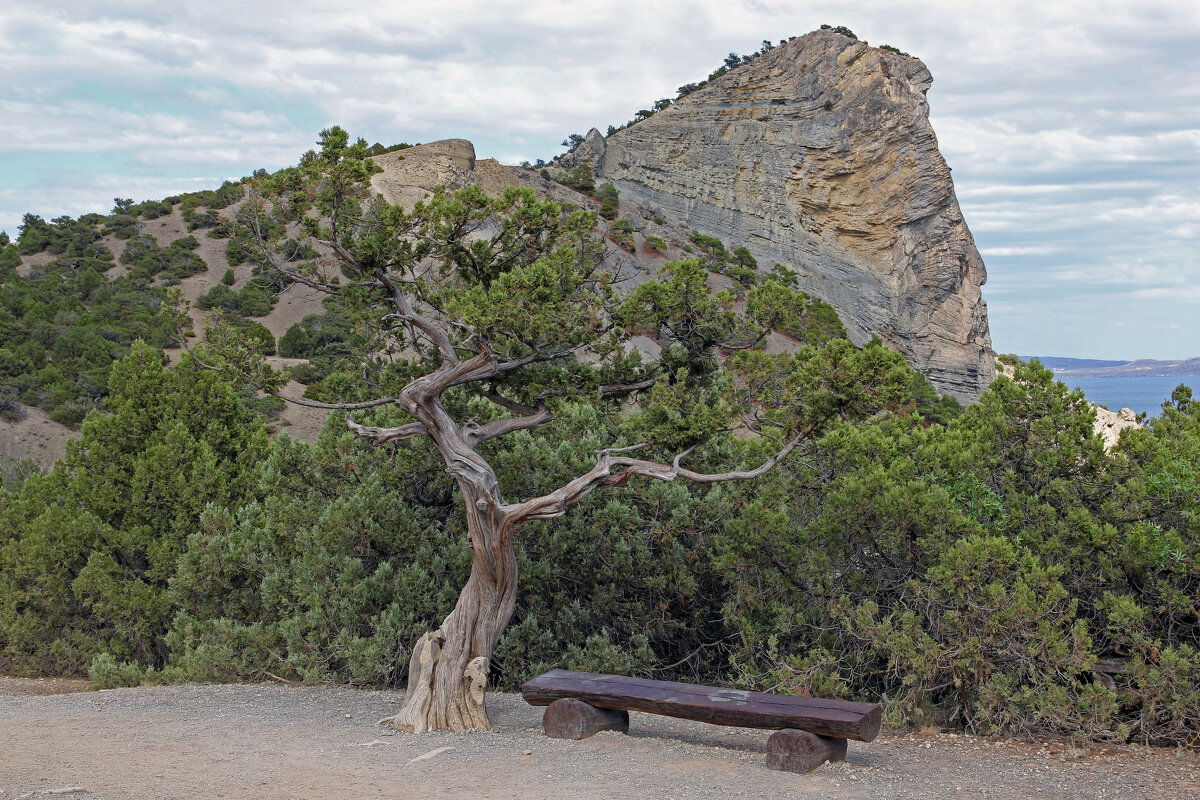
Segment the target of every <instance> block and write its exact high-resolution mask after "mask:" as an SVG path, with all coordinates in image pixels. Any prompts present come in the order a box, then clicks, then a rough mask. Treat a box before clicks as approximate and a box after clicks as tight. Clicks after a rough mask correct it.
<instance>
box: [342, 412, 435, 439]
mask: <svg viewBox="0 0 1200 800" xmlns="http://www.w3.org/2000/svg"><path fill="white" fill-rule="evenodd" d="M346 427H348V428H350V430H352V431H354V433H355V434H356V435H358V436H361V437H362V438H364V439H370V440H371V441H372V442H375V444H383V443H384V442H390V441H393V440H395V439H411V438H412V437H414V436H428V435H429V431H428V430H426V428H425V426H424V425H422V424H421V423H419V422H410V423H408V424H407V425H401V426H399V427H398V428H376V427H374V426H371V425H361V424H359V423H357V422H355V421H354V420H353V419H351V418H350V417H349V416H347V417H346Z"/></svg>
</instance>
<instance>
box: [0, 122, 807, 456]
mask: <svg viewBox="0 0 1200 800" xmlns="http://www.w3.org/2000/svg"><path fill="white" fill-rule="evenodd" d="M376 163H378V164H379V166H380V167H381V168H382V171H381V172H380V173H379V174H377V175H376V176H375V177H374V179H373V180H372V187H373V188H374V189H375V190H376V191H377V192H379V193H380V194H382V195H383V197H384V198H385V199H387V200H388V201H389V202H393V203H400V204H401V205H404V206H405V207H408V208H411V207H412V205H413V204H414V203H415V202H417V201H418V200H422V199H424V198H426V197H428V196H429V195H430V194H431V193H432V191H433V189H434V188H435V187H436V186H446V187H448V188H450V189H460V188H465V187H467V186H471V185H478V186H480V187H481V188H483V190H484V191H485V192H487V193H488V194H499V193H501V192H503V191H504V190H505V189H506V188H508V187H510V186H527V187H531V188H533V189H534V190H535V191H536V192H537V194H538V196H539V197H543V198H547V199H552V200H555V201H557V202H560V203H563V204H566V205H573V206H579V207H583V208H589V209H593V210H596V209H598V204H597V203H596V202H595V201H594V200H592V199H591V198H589V197H587V196H585V195H582V194H580V193H578V192H576V191H573V190H571V189H568V188H566V187H564V186H562V185H560V184H557V183H554V182H552V181H547V180H545V179H543V178H542V177H540V176H539V175H538V173H537V172H535V171H534V170H530V169H523V168H520V167H507V166H504V165H502V164H500V163H499V162H497V161H495V160H493V159H480V160H477V159H476V158H475V149H474V147H473V146H472V144H471V143H470V142H468V141H466V140H464V139H447V140H444V141H438V142H431V143H428V144H424V145H419V146H417V147H413V148H409V149H405V150H401V151H396V152H393V153H388V154H385V155H382V156H379V157H377V158H376ZM620 216H621V217H624V218H625V219H628V220H629V221H630V223H631V224H632V226H633V228H634V230H635V231H637V237H636V238H637V241H639V242H641V241H642V240H644V238H645V237H646V236H651V235H652V236H657V237H659V238H661V239H662V240H663V241H665V242H667V243H668V245H669V246H668V248H667V251H666V252H665V253H658V252H656V251H652V250H647V249H646V248H644V247H638V249H637V251H636V252H634V253H629V252H626V251H625V250H623V249H621V248H619V247H618V246H616V245H615V244H614V243H613V242H612V241H611V240H610V241H608V249H609V252H608V259H609V263H610V264H615V265H617V269H618V270H619V273H620V274H621V275H622V276H623V277H624V280H623V281H622V283H621V284H620V287H619V288H621V289H623V290H624V291H628V290H629V289H630V288H631V287H633V286H636V285H637V284H639V283H641V282H643V281H645V280H647V279H648V278H650V277H651V276H652V275H654V273H655V272H656V271H657V269H658V268H659V267H660V266H661V265H662V264H664V263H665V262H666V261H668V260H670V259H677V258H686V257H688V256H689V254H690V247H689V250H685V249H684V247H685V246H688V245H687V242H688V235H689V234H690V230H689V229H687V228H684V227H682V226H679V225H677V224H673V223H671V222H670V221H668V220H664V219H663V218H662V216H660V214H659V213H658V212H657V211H656V210H655V209H653V208H646V207H639V206H634V205H631V204H629V203H622V204H621V208H620ZM600 223H601V231H602V232H604V233H607V223H606V222H604V220H601V221H600ZM143 230H144V231H145V232H146V233H149V234H152V235H153V236H154V237H155V238H156V239H157V240H158V243H159V245H160V246H166V245H167V244H170V243H171V242H173V241H175V240H176V239H179V238H182V237H184V236H186V235H188V230H187V225H186V224H185V223H184V221H183V217H182V214H181V212H180V210H179V208H178V207H176V209H175V210H174V211H173V212H172V213H171V214H169V215H167V216H164V217H160V218H159V219H155V220H149V221H146V222H144V223H143ZM194 235H195V236H196V238H197V240H198V241H199V242H200V247H199V248H198V250H197V251H196V252H197V253H198V254H199V256H200V257H201V258H203V259H204V262H205V263H206V264H207V265H208V270H207V271H206V272H202V273H200V274H198V275H193V276H191V277H188V278H185V279H184V280H183V281H181V282H180V288H181V289H182V290H183V293H184V296H185V297H186V298H187V299H188V300H189V301H191V302H192V303H193V304H194V303H195V301H196V300H197V299H198V298H199V297H200V296H201V295H203V294H204V293H205V292H207V291H208V290H209V289H211V288H212V287H213V286H214V285H216V284H217V283H219V282H220V280H221V277H222V276H223V275H224V273H225V270H226V269H228V268H229V263H228V261H227V259H226V257H225V244H226V242H225V240H224V239H211V238H209V237H208V236H207V235H205V232H204V231H196V232H194ZM104 243H105V244H106V245H107V246H108V247H109V249H111V250H112V252H113V253H114V254H116V255H117V256H118V258H119V257H120V254H121V253H122V252H123V251H124V249H125V242H124V241H122V240H119V239H116V238H114V237H106V239H105V240H104ZM726 244H727V245H728V246H729V247H730V248H731V249H732V248H735V247H737V246H739V245H740V244H742V243H741V242H727V243H726ZM51 258H52V257H51V256H50V255H49V254H45V253H41V254H38V255H36V256H30V257H26V258H25V259H24V261H23V264H22V265H21V266H20V267H19V268H18V271H20V272H22V273H23V274H28V273H29V271H30V270H31V269H33V268H34V267H36V266H40V265H44V264H45V263H47V262H49V261H50V260H51ZM233 269H234V275H235V277H236V281H235V283H234V288H235V289H240V288H241V287H242V286H244V285H245V283H246V281H247V280H249V279H250V277H251V275H250V266H249V265H247V264H242V265H239V266H237V267H234V268H233ZM124 271H125V267H124V266H123V265H121V264H119V263H118V264H117V265H116V266H114V267H113V268H112V269H111V270H109V272H108V275H109V276H110V277H116V276H118V275H121V274H124ZM713 282H714V284H715V285H718V286H719V287H727V286H729V285H730V284H731V282H730V280H729V279H728V278H726V277H724V276H719V275H717V276H713ZM321 299H322V295H321V294H320V293H318V292H315V291H313V290H310V289H307V288H305V287H302V286H293V287H291V288H289V289H288V290H287V291H285V292H284V293H283V294H282V295H281V296H280V297H279V300H278V302H277V303H276V305H275V308H274V310H272V312H271V313H270V314H269V315H267V316H266V317H263V318H261V319H260V320H259V321H260V322H262V324H263V325H265V326H266V327H267V329H268V330H270V331H271V333H272V334H273V335H274V336H275V337H276V339H278V338H279V337H281V336H283V334H284V333H285V332H286V331H287V329H288V328H289V327H291V326H292V325H293V324H295V323H297V322H299V321H300V320H302V319H303V318H304V317H305V316H306V315H308V314H314V313H320V312H321V311H322V310H323V308H322V306H321ZM207 315H208V312H205V311H202V310H200V309H196V308H193V309H192V310H191V317H192V321H193V323H194V329H195V332H196V334H197V335H202V334H203V331H204V327H205V322H206V317H207ZM637 346H640V347H642V348H643V349H646V350H650V351H652V350H654V349H655V346H654V343H653V342H650V341H649V340H645V341H644V342H639V343H638V345H637ZM772 346H773V347H774V348H786V347H789V346H790V345H789V343H788V342H787V341H786V340H784V339H782V338H779V340H778V341H775V342H773V343H772ZM179 354H180V351H178V350H175V351H169V352H168V355H169V357H170V358H171V360H172V361H175V360H177V359H178V357H179ZM274 362H275V363H276V364H277V365H280V366H283V365H286V364H289V363H294V361H293V360H289V359H282V358H277V359H274ZM287 391H288V393H290V394H296V395H299V394H302V393H303V391H304V387H303V386H300V385H299V384H294V383H293V384H291V385H290V386H289V387H288V388H287ZM27 411H28V413H27V414H26V417H25V419H24V420H22V421H21V422H19V423H5V425H4V427H0V453H3V454H6V455H11V456H15V457H18V458H34V459H37V460H38V461H42V462H43V463H47V464H49V463H51V462H53V460H54V459H56V458H59V457H61V456H62V454H63V452H64V448H65V442H66V441H67V439H69V438H71V437H73V436H77V435H78V432H77V431H73V430H71V429H69V428H66V427H64V426H62V425H59V424H57V423H55V422H53V421H52V420H50V419H48V418H47V417H46V416H45V415H44V414H41V413H40V412H39V411H37V409H27ZM325 416H326V415H325V413H324V412H322V411H320V410H316V409H310V408H304V407H301V406H296V405H291V404H289V405H288V406H287V408H286V409H285V410H284V412H283V414H282V415H281V425H279V426H278V427H279V428H280V429H281V430H286V431H287V432H288V433H289V435H291V436H294V437H296V438H299V439H303V440H306V441H313V440H314V439H315V438H316V436H317V434H318V433H319V432H320V429H321V427H322V425H323V423H324V421H325Z"/></svg>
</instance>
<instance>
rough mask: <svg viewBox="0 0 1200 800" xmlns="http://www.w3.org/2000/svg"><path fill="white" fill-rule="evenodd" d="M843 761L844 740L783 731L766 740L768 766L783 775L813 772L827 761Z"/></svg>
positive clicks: (844, 753) (808, 733)
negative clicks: (781, 771) (783, 773)
mask: <svg viewBox="0 0 1200 800" xmlns="http://www.w3.org/2000/svg"><path fill="white" fill-rule="evenodd" d="M845 760H846V740H845V739H838V738H832V737H827V736H818V735H817V734H815V733H810V732H809V731H797V730H783V731H777V732H775V733H772V734H771V738H769V739H767V766H768V767H770V768H771V769H778V770H783V771H784V772H800V773H805V772H812V771H813V770H814V769H816V768H817V767H819V766H821V765H822V764H824V763H825V762H826V761H845Z"/></svg>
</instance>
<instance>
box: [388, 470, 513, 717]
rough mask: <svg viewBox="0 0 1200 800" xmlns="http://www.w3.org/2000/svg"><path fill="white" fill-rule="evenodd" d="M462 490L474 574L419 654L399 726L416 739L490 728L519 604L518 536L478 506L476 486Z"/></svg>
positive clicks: (423, 642)
mask: <svg viewBox="0 0 1200 800" xmlns="http://www.w3.org/2000/svg"><path fill="white" fill-rule="evenodd" d="M459 485H460V486H461V487H462V490H463V497H464V499H465V500H466V502H467V530H468V537H469V544H470V548H471V576H470V577H469V578H468V579H467V584H466V586H464V587H463V590H462V592H461V593H460V594H459V596H458V602H457V603H456V604H455V606H454V610H453V611H451V612H450V614H449V616H447V617H446V618H445V619H444V620H442V624H441V627H439V628H438V629H437V630H436V631H431V632H430V633H426V634H425V635H423V636H422V637H421V638H420V639H419V640H418V641H417V644H416V645H415V646H414V648H413V656H412V662H411V663H410V666H409V676H408V691H407V694H406V695H405V702H404V707H403V708H402V709H401V710H400V712H399V713H398V714H397V715H396V716H395V717H394V718H393V724H394V725H395V726H396V727H397V728H402V729H406V730H412V731H414V732H416V733H423V732H424V731H429V730H452V731H464V730H472V729H479V730H486V729H487V728H489V727H491V725H490V722H489V721H488V716H487V711H486V709H485V708H484V704H483V695H484V688H485V686H486V683H487V673H488V668H489V666H490V663H491V656H492V651H493V650H494V649H495V647H496V643H497V642H499V641H500V636H501V635H502V634H503V633H504V629H505V628H506V627H507V626H508V622H509V620H510V619H512V614H513V607H514V606H515V604H516V595H517V558H516V553H515V552H514V550H513V544H512V536H511V531H509V530H508V529H507V528H506V526H505V525H504V523H503V520H502V519H496V518H495V516H494V515H492V514H487V513H484V512H481V511H479V509H477V508H476V507H475V500H473V499H472V497H471V495H472V494H474V493H475V492H474V489H473V487H469V486H466V485H464V484H463V483H462V481H460V483H459Z"/></svg>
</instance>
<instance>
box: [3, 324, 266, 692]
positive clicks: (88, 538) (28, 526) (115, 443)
mask: <svg viewBox="0 0 1200 800" xmlns="http://www.w3.org/2000/svg"><path fill="white" fill-rule="evenodd" d="M106 405H107V409H108V413H107V414H99V413H92V414H91V415H89V416H88V418H87V420H86V422H85V424H84V426H83V435H82V437H81V438H80V439H79V440H76V441H72V442H71V443H70V444H69V445H68V452H67V457H66V458H65V459H64V460H62V461H60V462H58V464H56V465H55V467H54V469H53V470H52V471H51V472H50V473H49V474H47V475H44V476H33V477H31V478H29V479H28V480H27V481H26V482H25V483H24V486H23V487H22V489H21V491H20V493H19V494H17V495H15V496H12V497H9V496H4V500H5V502H4V503H3V504H2V505H0V597H2V598H3V600H4V602H3V603H0V670H4V671H10V672H18V673H25V674H27V673H31V672H41V673H60V674H61V673H68V674H69V673H76V674H78V673H80V672H83V671H86V670H87V668H88V667H89V665H90V664H91V663H92V659H93V658H94V657H95V656H96V655H98V654H100V653H102V652H109V653H111V654H112V655H113V656H114V657H115V658H116V659H117V660H118V661H125V660H131V661H135V662H137V663H139V664H143V665H147V666H162V665H163V664H164V663H165V662H166V659H167V656H168V649H167V644H166V640H165V638H164V637H165V635H166V631H167V627H168V625H169V623H170V621H171V618H172V616H173V615H174V613H175V603H174V599H173V595H172V594H171V593H170V592H169V590H168V585H169V582H170V580H171V579H172V577H173V576H174V575H175V573H176V564H177V561H178V560H179V558H180V556H181V555H182V553H183V552H184V543H185V542H186V540H187V538H188V536H189V535H190V534H191V533H192V532H193V531H195V530H196V527H197V523H198V521H199V519H200V516H201V513H202V512H203V510H204V509H205V507H206V506H208V505H209V504H217V505H219V506H222V505H231V504H232V505H238V504H240V503H242V502H244V501H245V500H247V499H249V498H250V497H252V496H253V495H252V492H253V490H254V488H255V486H256V479H255V476H256V473H257V470H258V469H259V467H260V463H261V461H262V459H263V457H264V455H265V453H266V450H267V438H266V431H265V428H264V427H263V424H262V422H261V420H256V419H255V418H254V417H252V416H251V415H250V413H249V412H248V411H247V410H246V409H245V407H244V406H243V405H242V404H241V403H240V402H239V398H238V395H237V393H236V392H235V391H233V389H232V387H229V386H228V385H226V384H224V383H222V382H221V381H220V380H219V379H218V378H217V376H216V375H215V374H214V373H211V372H208V371H206V370H201V369H198V368H197V367H196V366H195V365H194V364H192V363H191V362H190V359H189V358H187V357H185V358H184V359H183V361H182V362H181V364H180V366H179V367H178V368H176V369H173V370H165V369H164V368H163V366H162V362H161V356H160V353H159V351H157V350H156V349H155V348H151V347H149V346H147V345H144V344H141V343H135V345H134V346H133V348H132V349H131V351H130V354H129V355H128V356H127V357H126V358H125V359H123V360H122V361H121V362H120V363H119V364H118V365H116V367H115V368H114V370H113V375H112V378H111V381H110V394H109V397H108V400H107V403H106Z"/></svg>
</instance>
